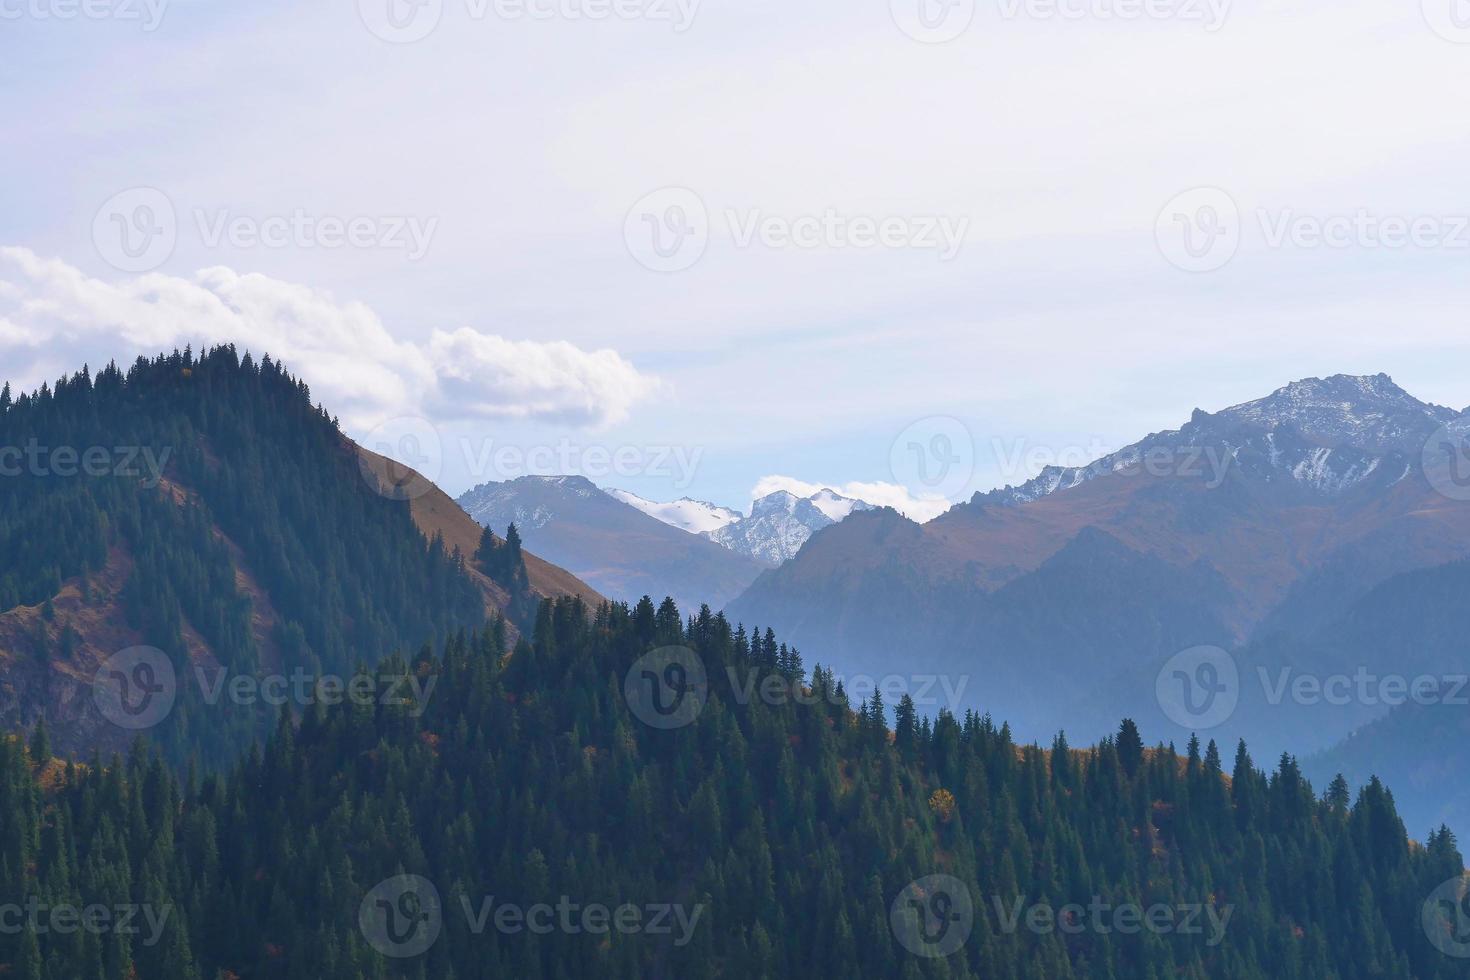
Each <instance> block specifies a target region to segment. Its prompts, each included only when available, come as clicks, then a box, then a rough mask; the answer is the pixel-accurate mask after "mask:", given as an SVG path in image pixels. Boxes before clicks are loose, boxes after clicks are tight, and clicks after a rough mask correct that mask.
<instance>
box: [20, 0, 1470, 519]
mask: <svg viewBox="0 0 1470 980" xmlns="http://www.w3.org/2000/svg"><path fill="white" fill-rule="evenodd" d="M1467 89H1470V0H1422V2H1420V0H1402V2H1396V3H1391V4H1388V3H1383V2H1382V0H1337V2H1328V0H1301V2H1292V3H1287V2H1284V0H1235V2H1232V0H987V2H980V0H806V2H803V3H791V2H790V0H327V2H323V3H319V4H309V5H307V4H296V3H285V2H275V0H262V2H257V3H252V4H249V5H242V4H226V3H217V2H206V0H172V2H170V0H0V126H3V130H0V131H3V132H4V133H5V135H6V152H4V153H3V154H0V195H3V198H4V199H3V205H0V365H3V370H0V374H3V375H4V377H5V378H7V379H9V380H10V381H11V382H12V383H14V384H15V385H17V386H19V387H34V386H35V385H38V384H39V383H41V382H42V381H45V380H48V379H54V378H55V377H57V376H58V375H60V374H62V373H63V372H70V371H72V370H75V369H77V368H78V367H80V365H81V364H82V363H83V362H88V363H92V364H93V365H95V364H97V363H100V362H104V361H106V360H108V359H111V358H118V359H120V360H131V359H132V358H133V357H135V356H137V355H138V354H146V353H156V352H158V351H160V350H165V349H172V348H173V347H174V346H182V345H183V344H185V343H192V344H194V346H195V347H196V349H197V348H198V347H199V346H200V345H202V344H208V343H219V342H234V343H236V344H237V345H239V346H240V347H242V348H248V349H250V350H253V351H256V352H257V353H260V352H269V353H270V354H271V355H272V356H275V357H279V358H281V359H283V360H285V361H286V363H287V364H288V366H289V367H290V368H291V369H292V370H294V371H295V372H297V373H299V374H300V375H301V376H302V377H304V378H305V379H306V381H307V382H308V383H309V384H310V385H311V387H312V389H313V393H314V395H315V396H316V397H317V398H318V399H319V400H321V401H322V402H323V403H324V404H326V405H327V407H328V408H329V409H330V410H332V411H333V412H334V413H335V414H337V415H338V416H339V417H340V418H341V420H342V424H343V426H344V428H345V429H346V430H347V431H348V432H349V433H350V434H352V435H353V436H354V437H356V438H359V439H360V440H362V441H364V442H365V443H366V444H368V445H369V446H370V447H371V448H378V449H383V450H387V451H389V452H390V454H392V455H398V456H401V457H406V458H408V459H409V460H411V461H413V462H415V463H416V464H417V465H419V466H420V467H421V468H423V469H424V470H425V472H427V473H429V474H430V475H432V476H434V477H436V478H437V479H438V480H439V482H440V483H441V484H442V485H443V486H444V487H445V489H446V490H449V491H450V492H451V493H454V494H458V493H460V492H462V491H464V490H466V489H469V488H470V487H471V486H474V485H476V484H478V483H482V482H485V481H487V480H498V479H507V478H512V477H516V476H520V475H525V474H526V473H531V472H537V473H551V472H578V473H582V474H584V475H587V476H590V477H592V478H593V479H594V480H596V482H598V483H601V484H604V485H608V486H614V487H620V488H625V489H629V490H632V491H634V492H636V493H639V494H642V495H643V496H646V497H650V498H653V499H658V500H668V499H673V498H677V497H682V496H691V497H695V498H699V499H707V500H711V501H714V502H717V503H720V504H723V505H728V506H733V507H737V508H741V509H744V508H746V507H748V505H749V502H750V500H751V497H752V494H753V493H755V492H757V491H758V490H759V491H767V490H770V489H774V488H790V489H801V490H805V489H809V488H817V487H821V486H830V487H834V488H837V489H839V490H846V491H848V492H852V493H854V494H859V495H862V496H864V497H865V498H867V499H871V500H874V501H875V502H878V503H884V504H893V505H895V506H899V507H900V508H901V509H903V510H905V512H906V513H909V514H910V516H914V517H916V518H920V519H923V518H928V517H932V516H934V515H935V514H937V513H939V512H941V511H942V510H943V509H944V508H945V507H946V506H948V505H949V503H951V502H953V501H957V500H961V499H965V498H966V497H968V496H969V495H970V494H971V493H973V492H974V491H976V490H985V489H989V488H992V487H995V486H1000V485H1005V484H1013V483H1019V482H1022V481H1024V480H1025V479H1026V478H1028V477H1029V476H1031V475H1033V474H1034V473H1035V472H1036V471H1037V470H1039V468H1040V467H1041V466H1042V465H1045V464H1047V463H1052V462H1057V463H1063V464H1079V463H1082V462H1086V461H1088V460H1090V459H1092V458H1095V457H1096V456H1099V455H1102V454H1104V453H1106V452H1107V451H1109V450H1113V449H1117V448H1120V447H1121V446H1123V445H1126V444H1128V443H1131V442H1133V441H1136V440H1137V439H1138V438H1139V437H1141V436H1142V435H1144V434H1146V433H1149V432H1153V431H1158V430H1162V429H1167V428H1174V427H1177V426H1178V425H1180V424H1181V423H1183V422H1184V421H1186V420H1187V419H1188V417H1189V414H1190V412H1191V411H1192V410H1193V409H1194V408H1196V407H1201V408H1205V409H1206V410H1214V409H1219V408H1223V407H1226V406H1228V405H1231V404H1235V403H1238V402H1241V401H1245V400H1248V399H1251V398H1255V397H1259V396H1262V395H1265V394H1267V393H1269V392H1270V391H1271V390H1273V389H1275V388H1277V387H1279V386H1281V385H1283V384H1286V383H1287V382H1289V381H1292V380H1295V379H1297V378H1301V377H1307V376H1321V375H1327V374H1333V373H1338V372H1346V373H1353V374H1366V373H1378V372H1381V371H1382V372H1388V373H1389V374H1391V375H1393V376H1394V378H1395V380H1397V381H1398V382H1399V383H1400V384H1401V385H1403V386H1404V387H1405V388H1407V389H1408V390H1410V391H1411V392H1413V393H1414V394H1416V395H1418V396H1419V397H1421V398H1424V399H1426V400H1429V401H1434V402H1437V403H1440V404H1446V405H1449V406H1451V407H1454V408H1457V409H1459V408H1465V407H1466V406H1467V405H1470V381H1466V377H1467V372H1466V371H1465V364H1466V359H1465V357H1466V354H1467V348H1470V330H1467V329H1466V327H1467V323H1466V319H1467V317H1466V313H1467V306H1470V290H1467V289H1466V282H1467V274H1470V197H1467V195H1466V193H1465V183H1464V177H1463V172H1464V161H1465V160H1466V159H1467V157H1470V152H1467V151H1470V127H1467V126H1466V116H1465V109H1464V106H1465V103H1464V93H1465V91H1467Z"/></svg>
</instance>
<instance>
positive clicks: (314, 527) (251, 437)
mask: <svg viewBox="0 0 1470 980" xmlns="http://www.w3.org/2000/svg"><path fill="white" fill-rule="evenodd" d="M0 447H7V449H8V450H10V452H9V454H8V455H7V456H6V457H5V458H4V459H3V460H0V464H4V465H5V467H6V472H5V475H4V478H3V479H0V555H4V566H3V568H0V612H4V611H5V610H8V609H12V608H13V607H17V606H37V605H42V604H44V611H45V613H46V616H47V619H48V620H49V622H48V623H47V624H46V625H42V624H40V623H37V624H36V625H35V629H34V630H33V631H32V632H31V633H30V634H29V635H28V636H27V637H26V642H25V646H26V647H28V648H29V649H28V650H24V651H11V652H12V653H24V654H28V655H29V656H30V657H32V658H34V661H35V662H36V663H38V664H40V665H42V667H43V668H45V669H43V670H41V671H40V672H39V673H40V678H41V679H40V680H39V681H38V682H37V685H36V686H37V687H40V688H43V690H39V691H31V692H29V697H30V698H31V702H30V703H29V704H23V705H22V711H21V716H22V717H21V720H22V721H23V723H25V724H27V725H29V724H30V723H32V721H33V719H34V718H35V717H36V716H37V715H38V714H39V713H40V711H41V710H42V708H43V706H45V705H47V704H48V703H54V701H55V698H54V697H48V694H47V692H46V691H45V690H44V688H46V687H48V686H50V685H51V684H52V683H53V682H57V683H59V682H60V680H61V676H60V674H59V673H58V671H61V670H65V669H68V668H69V667H74V668H75V670H76V671H77V672H79V673H83V674H86V673H89V672H90V671H89V668H91V667H94V666H95V663H93V662H91V661H88V660H86V659H85V658H82V657H79V656H78V653H77V651H78V649H79V648H87V651H86V652H90V654H91V655H92V660H94V661H95V660H99V659H101V658H104V657H107V656H110V655H112V654H114V653H116V652H117V650H118V649H119V648H120V647H122V646H126V645H128V641H129V640H131V641H134V642H141V643H144V644H147V645H149V646H152V647H157V648H159V649H161V650H163V651H164V652H165V653H166V654H167V655H168V657H169V658H170V660H171V661H172V662H173V664H174V666H175V669H176V670H177V672H178V675H179V676H180V677H187V676H189V671H190V668H191V666H193V665H195V664H197V662H198V661H199V658H200V656H201V655H204V656H207V658H208V659H209V660H211V661H212V663H210V664H209V666H210V667H211V668H214V667H223V668H225V669H226V670H227V671H228V672H229V673H230V674H231V675H232V676H237V675H246V676H255V675H257V674H259V673H261V672H262V671H265V670H269V671H282V672H290V671H293V670H297V669H300V670H304V671H306V672H308V673H311V674H313V675H320V674H322V673H326V672H331V673H336V674H343V675H350V674H351V673H352V672H353V670H354V669H355V668H356V667H358V666H359V665H362V664H373V663H376V662H377V661H379V660H380V659H382V658H383V657H385V656H387V655H388V654H389V653H390V652H391V651H393V650H398V649H404V648H409V647H412V646H413V645H415V644H417V643H420V642H423V641H424V640H425V639H427V638H431V637H436V636H437V637H445V636H448V635H450V633H452V632H453V631H454V630H456V629H459V628H461V627H471V628H473V627H478V626H480V625H482V624H483V623H484V622H485V610H484V604H483V599H482V597H481V596H480V594H479V593H478V591H477V590H476V588H475V587H474V585H473V584H472V583H471V582H470V581H469V580H468V578H467V577H466V576H465V575H464V574H463V569H462V567H461V565H462V562H463V561H464V560H465V558H464V556H460V555H458V554H451V553H447V552H446V550H445V548H444V547H443V545H442V544H441V543H440V542H438V541H437V540H436V541H433V542H428V541H425V539H424V537H423V536H422V534H420V533H419V531H418V530H417V528H416V527H415V526H414V524H413V521H412V518H411V517H410V514H409V509H408V504H407V503H406V502H403V501H397V500H392V499H389V498H388V497H386V496H384V495H382V494H380V493H379V492H377V491H376V489H375V488H374V487H372V486H370V485H369V483H368V481H367V480H366V479H364V476H363V474H362V472H361V470H360V469H359V466H358V461H357V458H356V455H355V452H354V450H353V447H352V446H351V444H350V443H349V442H348V440H347V439H346V438H345V437H344V436H343V435H342V433H341V431H340V430H339V427H338V425H337V422H336V420H335V419H334V418H332V417H331V416H330V415H328V414H327V412H326V411H325V410H324V409H323V408H321V407H319V406H314V405H313V404H312V402H311V394H310V391H309V390H308V388H307V387H306V385H305V384H304V383H303V382H301V381H300V380H298V379H296V378H294V377H292V376H291V375H290V374H289V373H288V372H287V371H286V370H285V369H284V368H283V367H282V366H281V365H280V364H279V363H278V362H275V361H272V360H271V359H270V357H269V356H266V357H263V358H261V359H260V360H259V361H256V360H255V359H254V358H253V357H251V355H249V354H246V355H244V356H243V357H241V356H239V355H238V353H237V352H236V350H235V348H234V347H233V346H223V347H216V348H213V349H211V350H209V351H208V352H206V353H203V354H201V355H198V356H196V355H195V354H193V352H191V351H189V350H185V351H182V352H179V351H175V352H174V353H172V354H169V355H160V356H158V357H156V358H153V359H151V360H150V359H144V358H139V359H138V360H137V362H135V363H134V364H133V365H132V366H131V367H130V368H129V369H128V370H127V371H126V372H124V371H123V370H121V369H119V368H118V367H116V366H115V365H108V366H107V367H106V368H104V369H103V370H101V371H99V372H97V374H96V375H95V377H94V376H93V375H92V374H91V373H90V371H88V370H87V369H83V370H82V371H80V372H77V373H76V374H74V375H72V376H70V377H65V378H61V379H59V380H57V381H56V383H55V384H54V385H43V386H42V387H41V388H40V389H38V390H37V391H35V392H31V393H23V394H20V395H19V396H18V397H17V396H13V395H12V392H11V390H10V387H9V385H6V386H5V387H4V388H3V390H0ZM109 562H112V563H113V564H114V565H115V566H116V567H118V568H123V569H126V571H125V572H119V573H118V574H119V577H120V578H121V581H120V582H117V583H106V584H105V585H104V583H103V579H104V577H105V576H104V575H103V573H104V569H105V568H107V567H109ZM242 572H248V574H249V575H250V576H251V582H252V584H253V585H254V586H258V588H259V589H260V594H258V595H250V594H247V592H246V590H245V589H244V588H242V586H241V582H240V580H239V579H238V578H237V575H238V574H239V573H242ZM73 579H80V581H81V589H82V593H83V597H82V601H81V605H82V606H83V607H84V609H83V611H86V609H89V608H92V607H96V606H99V605H100V606H107V605H109V604H114V603H115V604H118V605H120V607H121V610H122V612H123V614H124V615H123V617H122V618H124V619H125V620H126V626H127V628H128V630H129V634H130V635H129V636H127V637H122V636H117V635H106V636H88V635H87V634H86V633H85V632H83V631H82V630H81V629H79V627H78V625H77V624H76V623H73V622H71V621H68V620H67V619H66V617H64V616H63V617H61V618H60V619H59V620H57V619H55V618H54V617H53V614H52V610H51V601H50V600H51V599H52V597H53V596H55V595H56V594H57V592H58V590H59V589H60V588H61V586H62V583H63V582H65V581H68V580H73ZM112 587H115V588H116V592H115V593H113V592H108V591H107V589H108V588H112ZM267 605H268V606H269V607H270V610H271V612H272V613H273V616H274V622H273V623H271V624H270V626H269V627H268V628H265V629H262V628H260V627H259V626H258V625H257V624H255V623H253V622H252V615H253V614H259V613H260V611H261V609H262V608H263V607H265V606H267ZM191 631H192V632H191ZM193 637H197V639H196V641H195V647H196V649H195V650H194V651H193V653H194V660H193V661H191V659H190V648H189V641H190V639H191V638H193ZM200 646H202V647H203V650H202V651H201V650H200V649H199V647H200ZM263 648H264V649H263ZM58 660H60V663H59V664H58V663H56V661H58ZM261 722H262V718H261V716H260V713H259V712H255V711H243V710H237V711H235V712H234V713H231V712H230V711H228V710H225V709H223V708H221V707H219V706H213V707H207V706H205V705H203V704H201V703H200V701H199V698H198V691H197V689H196V685H192V684H185V685H181V687H180V698H179V703H178V705H177V707H176V708H175V709H174V711H173V712H172V713H171V714H170V716H169V718H168V720H167V723H166V724H165V725H164V726H161V727H160V729H159V730H156V731H154V732H153V733H152V734H153V737H154V739H155V740H156V741H158V742H159V743H160V744H161V745H162V746H163V748H164V749H165V750H166V751H167V753H168V755H169V757H170V758H171V759H172V760H173V761H174V762H175V763H176V764H178V765H183V763H184V762H185V761H186V760H187V759H189V758H191V757H192V758H197V759H199V760H201V761H202V762H204V763H206V764H208V765H228V764H231V763H233V762H234V760H235V759H237V758H238V756H239V754H240V752H241V751H243V749H244V747H245V745H246V744H248V742H249V741H250V740H252V739H253V738H255V737H256V736H257V735H259V734H265V733H268V732H269V730H270V725H271V723H272V719H270V718H269V717H266V718H264V728H263V729H262V728H261Z"/></svg>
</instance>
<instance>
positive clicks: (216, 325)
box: [0, 247, 658, 428]
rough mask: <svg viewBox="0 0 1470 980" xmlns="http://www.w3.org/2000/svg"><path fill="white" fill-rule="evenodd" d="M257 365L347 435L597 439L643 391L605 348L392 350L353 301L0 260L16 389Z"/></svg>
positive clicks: (506, 343) (0, 336)
mask: <svg viewBox="0 0 1470 980" xmlns="http://www.w3.org/2000/svg"><path fill="white" fill-rule="evenodd" d="M215 343H234V344H235V345H237V346H238V347H241V348H243V349H248V350H251V351H255V352H256V353H258V354H260V353H269V354H270V355H271V356H272V357H275V358H277V359H279V360H281V361H283V362H285V364H286V365H287V366H288V367H289V368H290V369H291V370H292V371H293V372H294V373H296V374H298V375H300V376H301V377H302V378H304V379H305V381H306V382H307V384H308V385H310V386H311V388H312V391H313V394H314V396H315V397H316V398H317V399H318V400H320V401H322V402H323V403H324V404H325V405H326V406H327V407H328V409H329V410H331V411H332V412H333V413H334V414H337V415H338V416H339V417H340V418H342V420H343V422H344V423H345V424H346V425H348V426H349V427H355V426H371V425H376V424H378V423H380V422H382V421H383V420H385V419H389V418H392V417H395V416H402V415H425V416H428V417H431V418H433V419H435V420H439V421H450V420H462V419H514V420H522V421H538V422H550V423H556V424H562V425H569V426H582V427H591V428H604V427H606V426H609V425H614V424H617V423H619V422H622V421H624V420H625V419H627V418H628V415H629V413H630V412H631V410H632V408H633V406H634V405H635V404H636V403H637V402H639V401H640V400H642V399H643V398H645V397H647V396H648V395H650V394H652V393H653V392H654V391H655V390H656V389H657V387H658V384H657V381H656V380H655V379H653V378H651V377H649V376H647V375H645V374H643V373H641V372H640V371H639V370H638V369H637V368H636V367H634V366H633V365H632V364H631V363H629V362H628V361H627V360H626V359H624V358H623V357H622V356H621V355H620V354H618V353H617V352H616V351H613V350H593V351H589V350H584V349H582V348H580V347H577V346H575V345H573V344H570V343H566V342H565V341H551V342H538V341H527V340H521V341H517V340H507V339H506V338H504V337H499V336H495V335H493V334H486V333H481V332H479V331H477V330H472V329H470V328H467V327H461V328H459V329H456V330H453V331H444V330H435V331H434V332H433V333H432V334H431V335H430V336H429V338H428V340H427V341H426V342H424V343H414V342H411V341H400V340H395V339H394V337H393V336H392V335H391V334H390V333H389V332H388V330H387V328H386V327H384V325H383V322H382V320H380V319H379V317H378V316H377V314H376V313H374V312H373V311H372V310H371V309H369V308H368V307H367V306H366V305H364V304H362V303H355V302H342V301H339V300H337V299H336V298H335V297H333V296H332V295H331V294H330V293H328V292H325V291H322V290H318V289H313V288H311V287H308V286H302V285H297V284H294V283H289V282H282V281H280V280H278V279H272V278H270V277H268V276H263V275H255V274H241V273H238V272H235V271H234V270H232V269H228V268H224V267H214V268H208V269H203V270H201V271H199V272H197V273H196V274H195V275H194V276H193V277H192V278H189V279H184V278H179V277H176V276H169V275H162V274H158V273H153V274H148V275H142V276H137V277H133V278H128V279H123V280H119V281H116V282H107V281H103V280H100V279H94V278H91V277H89V276H87V275H86V274H84V273H82V272H81V271H80V270H78V269H76V268H75V267H73V266H70V265H68V264H67V263H65V262H62V261H60V260H56V259H44V258H41V257H39V256H37V255H36V254H35V253H34V252H32V251H30V250H29V249H25V248H15V247H5V248H0V358H3V360H4V363H5V366H6V367H5V370H6V380H9V381H10V382H11V383H12V384H13V385H14V386H16V387H18V388H23V389H28V388H32V387H34V386H36V385H39V384H40V383H41V382H42V381H49V380H54V379H55V378H56V377H58V376H60V375H62V374H64V373H69V372H71V371H73V370H76V369H77V368H79V367H80V366H81V365H82V364H83V363H84V362H86V363H91V364H92V365H93V366H97V365H98V364H100V363H105V362H106V361H108V360H114V359H115V360H117V361H118V362H119V363H120V364H124V365H126V364H127V363H130V362H131V361H132V360H133V359H134V358H135V357H136V356H137V355H139V354H144V355H149V354H153V353H156V352H158V351H162V350H168V349H171V348H174V347H183V346H184V345H185V344H193V345H194V346H195V347H196V348H198V347H201V346H205V345H209V344H215Z"/></svg>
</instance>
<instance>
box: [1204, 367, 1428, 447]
mask: <svg viewBox="0 0 1470 980" xmlns="http://www.w3.org/2000/svg"><path fill="white" fill-rule="evenodd" d="M1201 414H1203V413H1201ZM1205 417H1206V418H1208V419H1210V420H1212V421H1214V422H1215V423H1216V424H1217V425H1218V424H1219V423H1226V424H1236V425H1253V426H1261V427H1264V428H1267V429H1276V428H1279V427H1281V426H1288V425H1289V426H1291V427H1293V428H1295V429H1296V430H1297V431H1298V432H1300V433H1301V435H1302V436H1303V437H1305V438H1306V439H1307V440H1308V441H1309V442H1311V443H1313V444H1315V445H1318V446H1325V447H1328V448H1333V449H1335V448H1338V447H1344V446H1347V447H1352V448H1354V449H1361V450H1364V451H1367V452H1394V451H1397V452H1403V453H1412V452H1414V451H1416V450H1417V449H1418V447H1420V446H1422V445H1423V444H1424V439H1425V437H1426V436H1427V435H1428V434H1429V433H1430V432H1433V430H1434V429H1436V428H1437V427H1439V426H1441V425H1443V424H1444V423H1445V422H1448V421H1449V420H1450V419H1452V418H1454V417H1455V413H1454V412H1453V411H1451V410H1450V409H1447V408H1441V407H1440V406H1438V405H1429V404H1426V403H1425V402H1421V401H1420V400H1419V399H1417V398H1415V397H1414V396H1413V395H1411V394H1409V393H1408V392H1407V391H1405V390H1404V389H1402V388H1400V387H1399V386H1398V385H1396V384H1394V382H1393V379H1392V378H1390V377H1389V376H1388V375H1386V374H1374V375H1364V376H1355V375H1347V374H1336V375H1333V376H1332V377H1329V378H1305V379H1303V380H1301V381H1294V382H1292V383H1291V384H1289V385H1287V386H1285V387H1284V388H1279V389H1277V390H1276V391H1274V392H1272V393H1271V394H1270V395H1267V396H1266V397H1265V398H1258V399H1256V400H1255V401H1250V402H1245V403H1244V404H1241V405H1235V406H1232V407H1230V408H1227V409H1225V410H1224V411H1221V412H1218V413H1216V414H1215V415H1212V416H1205ZM1196 419H1199V416H1196Z"/></svg>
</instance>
